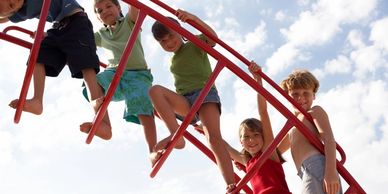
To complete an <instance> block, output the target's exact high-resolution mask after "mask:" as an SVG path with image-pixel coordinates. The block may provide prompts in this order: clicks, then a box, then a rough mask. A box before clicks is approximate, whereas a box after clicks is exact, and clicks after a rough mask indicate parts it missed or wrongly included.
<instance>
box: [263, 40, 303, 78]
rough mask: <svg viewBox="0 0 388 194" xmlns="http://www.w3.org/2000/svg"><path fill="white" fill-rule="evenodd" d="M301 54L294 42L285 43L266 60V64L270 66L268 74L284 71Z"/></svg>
mask: <svg viewBox="0 0 388 194" xmlns="http://www.w3.org/2000/svg"><path fill="white" fill-rule="evenodd" d="M299 54H300V51H299V50H298V49H297V48H296V47H294V46H293V45H292V44H285V45H283V46H281V47H280V48H279V49H277V51H276V52H274V53H273V54H272V56H271V57H270V58H268V59H267V61H266V62H265V65H266V66H267V68H268V74H269V75H275V74H277V73H278V72H279V71H282V70H284V69H286V68H287V67H289V66H291V65H292V64H293V63H294V62H295V60H296V58H297V57H298V56H299Z"/></svg>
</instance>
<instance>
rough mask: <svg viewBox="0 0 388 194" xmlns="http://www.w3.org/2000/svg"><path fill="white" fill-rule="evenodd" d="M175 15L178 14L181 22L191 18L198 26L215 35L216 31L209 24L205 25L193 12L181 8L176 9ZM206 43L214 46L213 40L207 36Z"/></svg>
mask: <svg viewBox="0 0 388 194" xmlns="http://www.w3.org/2000/svg"><path fill="white" fill-rule="evenodd" d="M177 15H178V18H179V19H180V20H181V21H182V22H186V21H187V20H193V21H194V22H195V23H197V24H199V25H200V26H202V27H203V28H205V29H206V30H207V31H208V32H210V33H211V34H212V35H214V36H215V37H217V33H216V32H215V31H214V30H213V29H212V28H211V27H210V26H209V25H207V24H206V23H205V22H203V21H202V20H201V19H199V18H198V17H197V16H196V15H193V14H191V13H189V12H187V11H183V10H181V9H178V10H177ZM206 43H207V44H208V45H210V46H212V47H214V46H215V45H216V42H214V41H213V40H212V39H210V38H208V37H206Z"/></svg>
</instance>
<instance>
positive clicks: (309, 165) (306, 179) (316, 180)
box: [281, 70, 342, 194]
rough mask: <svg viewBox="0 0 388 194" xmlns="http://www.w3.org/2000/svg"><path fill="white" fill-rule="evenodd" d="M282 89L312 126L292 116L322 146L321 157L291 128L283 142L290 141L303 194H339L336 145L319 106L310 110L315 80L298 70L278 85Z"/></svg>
mask: <svg viewBox="0 0 388 194" xmlns="http://www.w3.org/2000/svg"><path fill="white" fill-rule="evenodd" d="M281 87H282V88H283V90H284V91H285V92H287V93H288V94H289V95H290V96H291V97H292V98H293V99H294V100H295V101H296V102H297V103H298V104H299V105H300V106H301V107H302V108H303V109H304V110H306V111H307V112H308V113H309V114H310V115H311V116H312V118H313V120H314V123H310V122H309V121H308V119H307V118H306V117H305V116H304V115H303V114H301V113H300V112H299V110H298V109H295V116H297V117H298V119H299V120H300V121H302V122H303V123H304V124H305V125H306V126H307V128H308V129H309V130H310V131H311V132H313V133H314V134H315V135H316V136H317V137H318V138H319V139H320V140H321V141H323V143H324V145H325V148H324V149H325V155H322V154H321V153H320V152H319V151H318V150H317V149H316V148H315V147H314V146H313V145H312V144H310V142H309V141H308V140H307V139H306V137H305V136H304V135H303V134H302V133H301V132H299V130H298V129H296V128H293V129H291V130H290V132H289V134H288V138H285V141H286V142H287V141H289V142H288V143H289V146H291V154H292V158H293V160H294V163H295V167H296V168H297V170H298V175H299V177H300V178H301V179H302V184H303V189H302V193H306V194H319V193H322V194H323V193H328V194H335V193H340V192H342V191H341V185H340V181H339V176H338V172H337V169H336V147H335V146H336V145H335V140H334V136H333V133H332V130H331V127H330V122H329V118H328V116H327V114H326V112H325V110H324V109H323V108H322V107H320V106H312V104H313V101H314V100H315V94H316V92H317V91H318V87H319V82H318V80H317V79H316V78H315V77H314V76H313V75H312V74H311V73H310V72H308V71H305V70H297V71H294V72H293V73H292V74H290V75H289V76H288V78H286V79H285V80H283V81H282V82H281Z"/></svg>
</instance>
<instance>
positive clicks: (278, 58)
mask: <svg viewBox="0 0 388 194" xmlns="http://www.w3.org/2000/svg"><path fill="white" fill-rule="evenodd" d="M79 2H80V3H81V4H82V5H83V6H84V7H85V9H86V11H87V12H88V13H89V17H90V18H91V20H92V21H93V24H94V27H95V30H97V29H98V28H99V27H101V24H99V23H98V21H97V20H96V18H95V15H94V13H93V11H92V5H91V3H90V1H88V0H79ZM142 2H145V3H146V4H149V5H151V6H152V7H155V6H154V5H153V4H152V3H149V2H148V1H142ZM164 2H165V3H167V4H168V5H170V6H171V7H173V8H175V9H177V8H181V9H185V10H187V11H190V12H192V13H194V14H196V15H197V16H199V17H200V18H202V19H203V20H204V21H206V22H207V23H208V24H209V25H211V26H212V27H213V28H214V29H215V31H216V32H217V33H218V36H219V37H220V38H221V39H222V40H223V41H224V42H225V43H227V44H229V45H230V46H232V47H233V48H234V49H235V50H236V51H238V52H240V53H241V54H242V55H243V56H244V57H246V58H247V59H249V60H255V61H256V62H257V63H259V64H261V65H262V66H263V71H264V72H265V73H267V75H269V76H270V77H271V78H272V79H273V80H274V81H275V82H277V83H279V82H280V81H281V80H282V79H283V78H284V77H285V76H286V75H288V74H289V73H290V72H291V71H292V70H293V69H300V68H303V69H308V70H310V71H312V72H313V73H314V74H315V75H316V76H317V77H318V79H319V80H320V81H321V88H320V90H319V91H318V95H317V100H316V104H319V105H321V106H323V107H324V108H325V109H326V111H327V112H328V114H329V117H330V121H331V124H332V128H333V131H334V135H335V138H336V140H337V142H338V143H339V144H340V145H341V146H342V147H343V149H344V150H345V152H346V154H347V162H346V163H345V167H346V168H347V169H348V170H349V172H350V173H351V174H352V175H353V176H354V177H355V178H356V180H357V181H358V182H359V183H360V185H361V186H362V187H363V188H364V189H365V191H366V192H367V193H384V191H387V190H388V186H387V184H386V183H387V182H388V176H387V174H386V172H387V169H388V156H387V154H386V150H388V141H387V133H388V111H387V110H388V101H387V100H386V99H388V89H387V88H388V86H387V84H388V74H387V72H388V71H387V70H388V62H387V60H388V39H387V38H386V34H387V32H386V31H387V30H386V29H388V14H387V13H388V3H387V2H386V1H383V0H369V1H363V0H341V1H330V0H316V1H313V0H295V1H262V0H241V1H238V3H236V1H232V0H198V1H195V2H196V3H193V1H184V0H174V1H173V0H168V1H164ZM122 5H123V6H124V7H126V5H125V4H122ZM155 8H156V9H158V10H159V11H160V12H161V13H164V14H167V13H166V12H164V11H163V10H160V9H159V8H157V7H155ZM124 10H127V9H125V8H124ZM153 22H154V20H153V19H152V18H149V17H147V18H146V20H145V22H144V24H143V27H142V29H143V30H142V41H143V46H144V50H145V53H146V60H147V62H148V65H149V67H150V68H151V69H152V73H153V75H154V84H161V85H164V86H167V87H169V88H171V89H173V80H172V76H171V75H170V73H169V70H168V59H169V57H170V54H169V53H165V52H164V51H162V50H161V48H160V46H159V45H158V43H157V42H156V41H155V40H154V39H153V37H152V35H151V34H150V27H151V25H152V23H153ZM8 25H11V23H8V24H3V25H1V27H0V28H1V29H2V28H3V27H5V26H8ZM17 25H20V26H22V27H24V28H27V29H31V30H34V29H35V28H36V25H37V20H31V21H28V22H23V23H20V24H17ZM47 26H50V24H47ZM183 26H184V27H185V28H187V29H189V30H190V31H192V32H193V33H194V34H195V33H197V31H196V30H195V29H193V28H191V27H189V26H187V25H186V24H184V25H183ZM11 33H12V34H13V35H16V36H18V37H20V38H23V39H26V40H30V39H29V37H28V36H26V35H23V34H19V33H15V32H11ZM215 48H216V49H217V50H219V51H220V52H222V53H224V54H225V55H226V56H227V57H231V56H230V54H227V53H226V52H225V51H224V50H223V49H222V48H220V47H219V46H216V47H215ZM0 53H1V59H0V62H1V64H2V71H0V87H1V93H0V182H1V184H0V193H6V194H20V193H26V192H29V193H40V194H52V193H57V194H105V193H117V194H134V193H136V194H137V193H139V194H159V193H160V194H162V193H173V194H174V193H176V194H181V193H185V194H188V193H201V194H206V193H209V194H213V193H222V192H224V189H225V185H224V182H223V179H222V176H221V175H220V173H219V171H218V169H217V168H216V166H215V165H214V164H213V163H212V162H210V161H209V160H208V159H207V158H206V157H205V156H204V155H203V154H202V153H201V152H200V151H198V150H197V149H196V148H195V147H194V146H192V145H190V144H188V145H187V147H186V148H185V149H184V150H174V151H173V152H172V154H171V155H170V156H169V158H168V159H167V161H166V162H165V164H164V165H163V167H162V168H161V170H160V171H159V173H158V174H157V176H156V177H155V178H153V179H152V178H150V177H149V173H150V170H151V168H150V162H149V161H148V159H147V147H146V145H145V140H144V136H143V132H142V129H141V127H140V126H139V125H135V124H130V123H125V122H124V121H123V120H122V119H121V117H122V109H123V108H122V104H121V103H111V104H110V106H109V113H110V115H111V121H112V125H113V128H114V129H113V130H114V131H113V133H114V134H113V139H112V140H110V141H108V142H106V141H102V140H99V139H98V138H94V140H93V142H92V144H90V145H87V144H85V143H84V142H85V138H86V135H85V134H82V133H81V132H79V130H78V125H79V124H80V123H82V122H84V121H87V120H91V119H92V118H93V113H92V112H93V111H92V110H91V108H90V107H89V105H88V104H87V103H86V101H85V100H84V99H83V97H82V95H81V87H80V86H81V80H76V79H70V75H69V72H68V69H64V71H63V72H62V74H61V75H60V76H59V77H58V78H48V79H47V80H46V91H45V101H44V113H43V114H42V115H41V116H35V115H31V114H28V113H24V114H23V115H22V118H21V122H20V123H19V124H14V123H13V115H14V110H12V109H10V108H9V107H8V103H9V102H10V101H11V100H12V99H14V98H17V97H18V96H19V92H20V87H21V84H22V80H23V76H24V72H25V63H26V60H27V57H28V50H26V49H24V48H21V47H19V46H17V45H13V44H11V43H8V42H5V41H0ZM99 53H100V54H101V60H102V61H104V54H103V51H99ZM230 59H231V60H232V61H234V62H235V63H236V64H237V65H239V66H240V67H241V68H242V69H244V70H245V71H246V70H247V69H246V66H245V65H244V64H242V63H241V62H239V61H237V60H236V59H234V58H233V57H231V58H230ZM212 63H213V64H215V61H214V60H212ZM216 84H217V87H218V89H219V92H220V96H221V101H222V116H221V127H222V128H221V130H222V134H223V137H224V138H225V139H226V140H227V141H228V142H230V143H231V144H232V145H234V146H235V147H236V148H240V145H239V141H238V136H237V130H238V125H239V123H240V122H241V121H242V120H243V119H244V118H246V117H255V116H257V113H256V107H257V106H256V104H255V93H254V91H253V90H252V89H250V88H249V87H247V85H246V84H245V83H244V82H242V81H241V80H239V79H238V78H237V76H235V75H234V74H233V73H231V72H229V71H228V70H224V71H223V72H222V73H221V74H220V76H219V77H218V79H217V81H216ZM266 88H267V89H268V90H269V91H273V89H271V88H270V87H268V86H266ZM30 93H32V88H31V90H30ZM277 96H278V95H277ZM270 114H271V119H272V124H273V128H274V130H275V133H277V132H278V131H279V130H280V128H281V127H282V126H283V124H284V120H285V119H284V118H283V117H282V116H281V115H280V114H279V113H278V112H277V111H276V110H275V109H274V108H273V107H270ZM157 130H158V137H159V138H162V137H165V136H166V135H167V134H168V131H167V128H166V127H165V126H164V124H163V123H161V122H160V121H159V120H157ZM188 130H189V131H190V132H192V133H193V134H194V135H195V136H196V137H197V138H198V139H199V140H201V141H202V142H204V137H203V136H201V135H199V134H197V133H196V132H195V131H194V130H193V129H192V128H188ZM285 158H286V159H287V161H288V162H287V163H285V164H284V169H285V172H286V177H287V182H288V185H289V187H290V189H291V191H292V192H293V193H299V191H300V180H299V178H298V177H297V176H296V169H295V167H294V165H293V162H292V158H291V157H290V153H289V152H287V153H286V154H285ZM343 185H344V189H347V184H346V183H345V182H343Z"/></svg>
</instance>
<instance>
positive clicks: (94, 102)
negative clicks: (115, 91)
mask: <svg viewBox="0 0 388 194" xmlns="http://www.w3.org/2000/svg"><path fill="white" fill-rule="evenodd" d="M103 102H104V97H100V98H97V99H95V100H92V101H90V104H91V105H92V107H93V109H94V112H97V111H98V109H100V106H101V105H102V103H103Z"/></svg>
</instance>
